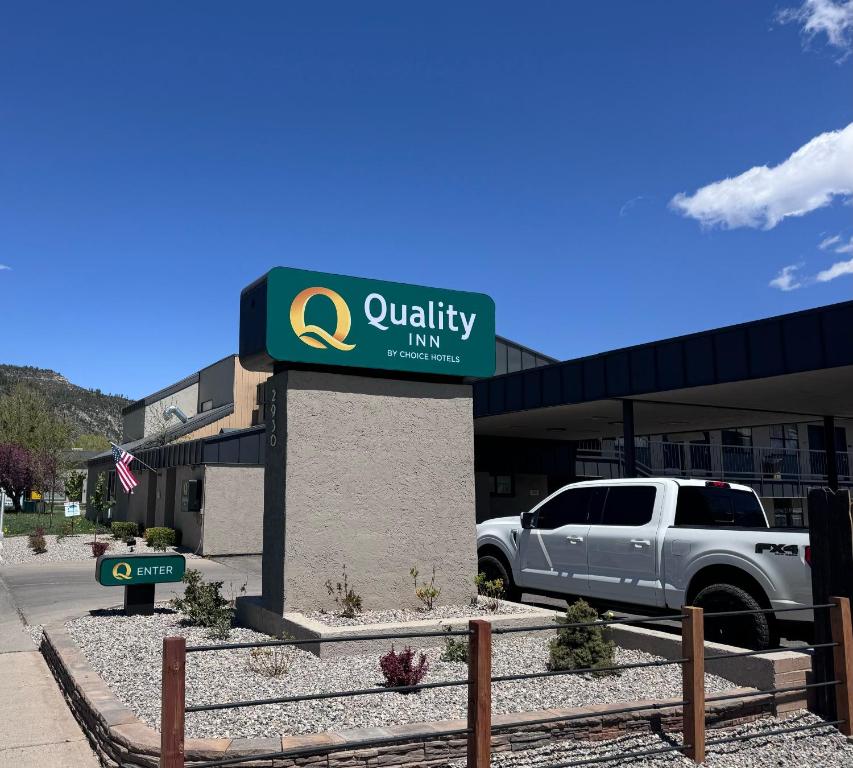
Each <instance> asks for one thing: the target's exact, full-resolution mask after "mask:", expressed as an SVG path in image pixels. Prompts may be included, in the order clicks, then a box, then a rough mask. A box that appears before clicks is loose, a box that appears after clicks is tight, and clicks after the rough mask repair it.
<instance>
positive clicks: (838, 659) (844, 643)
mask: <svg viewBox="0 0 853 768" xmlns="http://www.w3.org/2000/svg"><path fill="white" fill-rule="evenodd" d="M830 602H831V603H835V607H834V608H831V609H830V613H831V614H832V615H831V618H830V623H831V626H832V642H833V643H838V645H837V646H835V648H833V649H832V652H833V661H834V669H835V679H836V680H838V685H836V686H835V714H836V720H842V721H843V722H841V723H839V724H838V730H839V731H841V733H843V734H844V735H845V736H850V735H851V734H853V628H851V625H850V600H848V599H847V598H846V597H832V598H830Z"/></svg>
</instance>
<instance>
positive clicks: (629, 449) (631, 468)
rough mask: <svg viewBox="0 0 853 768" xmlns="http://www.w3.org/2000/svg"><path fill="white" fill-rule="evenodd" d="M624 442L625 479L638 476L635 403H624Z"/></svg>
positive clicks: (630, 401) (624, 401)
mask: <svg viewBox="0 0 853 768" xmlns="http://www.w3.org/2000/svg"><path fill="white" fill-rule="evenodd" d="M622 442H623V443H624V446H623V447H624V450H625V477H636V476H637V453H636V450H635V448H634V401H633V400H623V401H622Z"/></svg>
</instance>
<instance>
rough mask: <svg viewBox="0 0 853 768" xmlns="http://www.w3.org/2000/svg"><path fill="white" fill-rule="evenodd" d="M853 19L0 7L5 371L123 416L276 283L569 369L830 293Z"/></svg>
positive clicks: (779, 5) (816, 7) (719, 10)
mask: <svg viewBox="0 0 853 768" xmlns="http://www.w3.org/2000/svg"><path fill="white" fill-rule="evenodd" d="M851 28H853V0H807V2H806V3H805V4H802V0H788V2H787V3H786V2H785V0H781V2H761V1H760V0H750V2H743V1H742V0H726V1H725V2H723V1H720V0H709V1H708V2H703V3H672V2H668V1H666V2H664V1H659V2H652V1H648V2H643V3H637V2H630V1H629V0H624V1H623V2H607V3H580V2H575V3H566V2H537V3H522V2H513V3H507V2H494V1H493V0H492V1H490V2H467V3H451V2H439V3H400V2H364V3H352V2H343V0H342V1H341V2H334V3H327V2H311V3H276V2H270V3H262V2H255V3H250V4H246V3H233V2H232V3H222V2H211V1H210V0H205V2H181V3H173V2H146V3H141V2H137V3H115V2H87V3H51V4H45V3H39V2H28V3H18V4H15V5H14V6H7V7H6V9H5V11H4V14H3V24H2V25H0V83H2V86H1V87H2V94H3V98H2V99H0V112H1V113H2V119H1V120H0V146H2V152H3V162H2V163H0V265H3V266H5V267H7V268H6V269H2V268H0V296H2V303H0V328H1V329H2V341H3V349H2V353H0V362H7V363H14V364H30V365H38V366H44V367H50V368H54V369H56V370H58V371H60V372H61V373H63V374H64V375H66V376H67V377H68V378H70V379H71V380H72V381H74V382H76V383H79V384H82V385H84V386H89V387H99V388H100V389H102V390H104V391H110V392H121V393H124V394H127V395H129V396H132V397H138V396H141V395H144V394H147V393H148V392H151V391H153V390H154V389H156V388H158V387H160V386H163V385H166V384H168V383H170V382H172V381H174V380H176V379H178V378H180V377H181V376H184V375H186V374H188V373H190V372H192V371H193V370H195V369H197V368H199V367H202V366H204V365H206V364H208V363H210V362H212V361H214V360H215V359H217V358H219V357H222V356H223V355H225V354H228V353H230V352H233V351H236V347H237V330H238V321H237V305H238V297H239V293H240V290H241V288H242V287H244V286H245V285H247V284H248V283H250V282H251V281H252V280H254V279H255V278H256V277H258V276H259V275H261V274H262V273H264V272H265V271H266V270H267V269H269V268H270V267H272V266H276V265H283V266H295V267H301V268H307V269H318V270H323V271H330V272H343V273H348V274H355V275H363V276H368V277H376V278H382V279H389V280H399V281H403V282H415V283H425V284H430V285H440V286H445V287H448V288H457V289H462V290H479V291H484V292H487V293H489V294H491V295H492V296H493V297H494V299H495V301H496V303H497V313H498V314H497V325H498V332H499V333H501V334H503V335H506V336H509V337H511V338H513V339H516V340H519V341H521V342H523V343H526V344H528V345H530V346H532V347H534V348H538V349H541V350H542V351H544V352H547V353H550V354H552V355H555V356H557V357H561V358H568V357H575V356H579V355H584V354H590V353H594V352H599V351H604V350H607V349H612V348H615V347H619V346H623V345H627V344H632V343H639V342H643V341H649V340H653V339H657V338H663V337H667V336H673V335H677V334H681V333H687V332H691V331H696V330H701V329H705V328H711V327H716V326H719V325H725V324H730V323H735V322H739V321H744V320H749V319H754V318H758V317H764V316H769V315H773V314H779V313H783V312H789V311H793V310H797V309H802V308H806V307H811V306H817V305H822V304H828V303H832V302H836V301H841V300H845V299H850V298H853V290H851V284H853V274H850V273H849V272H851V271H853V264H848V262H849V260H850V259H851V257H853V248H850V247H849V246H850V243H851V238H853V208H851V207H850V204H849V203H850V199H851V195H852V194H853V179H851V178H850V176H851V174H853V171H851V170H850V169H853V162H850V163H845V162H844V160H845V159H851V158H853V150H851V144H853V129H850V130H848V131H846V132H844V133H832V132H839V131H842V130H843V129H845V128H846V127H847V126H848V125H850V124H851V122H853V100H851V93H853V91H851V86H853V57H847V58H845V55H846V53H847V50H848V49H849V46H850V32H851ZM798 150H799V151H800V155H798V156H794V157H793V158H792V157H791V156H792V154H793V153H796V152H797V151H798ZM765 165H766V166H768V167H769V170H763V171H762V170H761V166H765ZM774 166H780V167H779V168H776V169H775V170H774ZM751 169H756V170H751ZM742 174H746V176H742ZM728 178H732V179H733V180H732V181H731V182H726V181H725V180H726V179H728ZM697 191H698V192H697ZM678 195H682V197H676V196H678ZM836 237H837V238H838V239H837V240H833V238H836ZM821 243H823V244H824V247H823V248H822V249H821V248H820V247H819V246H820V244H821ZM827 243H828V244H827ZM833 264H836V265H839V266H837V267H836V268H835V270H834V272H832V273H831V274H830V273H829V272H828V270H830V268H831V267H832V265H833ZM845 265H846V266H845ZM784 267H788V268H789V269H788V271H787V273H785V274H786V275H787V277H786V276H784V275H783V276H782V277H781V279H778V276H779V275H780V270H782V269H783V268H784ZM835 273H839V274H838V275H837V276H836V274H835ZM821 274H822V277H820V279H818V276H820V275H821ZM774 278H777V279H776V285H775V287H774V286H772V285H770V282H771V280H774ZM782 288H784V289H785V290H782Z"/></svg>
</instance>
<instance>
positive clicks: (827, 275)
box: [815, 259, 853, 283]
mask: <svg viewBox="0 0 853 768" xmlns="http://www.w3.org/2000/svg"><path fill="white" fill-rule="evenodd" d="M842 275H853V259H850V261H837V262H836V263H835V264H833V265H832V266H831V267H830V268H829V269H825V270H823V272H818V273H817V275H816V276H815V280H817V281H818V282H819V283H828V282H829V281H830V280H835V278H836V277H841V276H842Z"/></svg>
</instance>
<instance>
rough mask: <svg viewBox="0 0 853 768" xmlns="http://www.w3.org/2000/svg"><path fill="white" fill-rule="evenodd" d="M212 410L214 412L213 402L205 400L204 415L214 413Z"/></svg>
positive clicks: (202, 407)
mask: <svg viewBox="0 0 853 768" xmlns="http://www.w3.org/2000/svg"><path fill="white" fill-rule="evenodd" d="M212 410H213V400H205V401H204V402H203V403H202V404H201V412H202V413H204V412H205V411H212Z"/></svg>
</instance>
